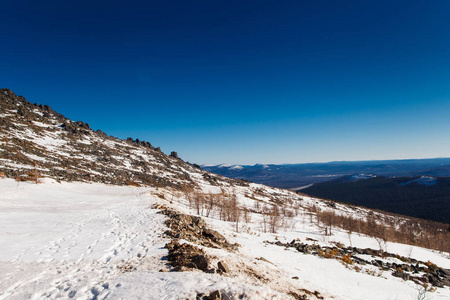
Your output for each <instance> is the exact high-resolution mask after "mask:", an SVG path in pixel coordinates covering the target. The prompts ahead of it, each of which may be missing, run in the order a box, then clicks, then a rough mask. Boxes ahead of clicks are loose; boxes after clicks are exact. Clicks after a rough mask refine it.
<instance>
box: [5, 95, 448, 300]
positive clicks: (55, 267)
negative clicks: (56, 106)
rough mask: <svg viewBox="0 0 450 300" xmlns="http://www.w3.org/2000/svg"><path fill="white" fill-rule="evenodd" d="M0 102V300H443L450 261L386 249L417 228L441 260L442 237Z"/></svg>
mask: <svg viewBox="0 0 450 300" xmlns="http://www.w3.org/2000/svg"><path fill="white" fill-rule="evenodd" d="M0 100H1V102H0V108H1V111H0V270H1V272H0V299H43V298H49V299H56V298H63V299H65V298H73V299H196V298H197V299H417V298H418V297H419V296H420V295H425V296H426V297H427V299H449V298H450V290H449V285H450V281H449V280H450V271H449V269H450V259H449V253H447V252H443V251H441V252H439V251H437V250H430V249H426V248H421V247H417V246H412V245H405V244H400V243H394V242H390V241H392V240H394V238H397V239H398V238H399V237H398V236H397V235H396V236H391V234H393V232H395V231H402V230H403V231H404V230H405V228H408V226H413V227H412V228H411V230H410V231H408V232H409V234H412V235H411V241H412V242H414V241H415V243H417V242H418V241H419V240H418V239H416V237H415V235H417V238H418V234H419V233H420V234H421V237H422V240H423V238H424V237H433V238H434V240H433V239H431V238H430V239H429V240H428V242H429V245H430V246H429V247H434V248H439V247H440V248H441V250H442V249H445V247H446V245H448V236H449V235H448V233H446V232H445V231H444V230H443V229H442V228H443V227H436V228H434V227H432V228H431V229H429V228H428V227H427V228H425V225H426V226H429V223H426V224H425V223H423V224H425V225H423V224H422V223H417V222H416V221H414V222H415V223H414V222H413V221H412V220H410V219H409V218H406V217H401V216H394V215H389V214H385V213H383V212H375V211H372V210H369V209H365V208H360V207H354V206H348V205H344V204H339V203H333V202H330V201H326V200H321V199H314V198H310V197H306V196H304V195H300V194H297V193H294V192H291V191H287V190H282V189H277V188H270V187H267V186H264V185H260V184H254V183H249V182H245V181H239V180H233V179H228V178H225V177H222V176H219V175H214V174H211V173H208V172H206V171H203V170H201V169H200V168H199V167H198V166H194V165H190V164H188V163H186V162H183V161H182V160H181V159H179V158H177V155H175V154H173V155H172V156H167V155H165V154H163V153H162V152H160V151H159V150H158V149H155V148H154V147H153V146H151V145H150V144H149V143H148V142H141V141H138V140H126V141H123V140H119V139H116V138H113V137H109V136H107V135H106V134H104V133H102V132H99V131H97V132H94V131H92V130H91V129H90V128H89V126H88V125H87V124H85V123H83V122H73V121H70V120H68V119H66V118H64V117H63V116H62V115H60V114H58V113H56V112H54V111H52V110H51V109H50V108H48V107H46V106H38V105H33V104H30V103H28V102H26V100H25V99H23V98H21V97H18V96H16V95H14V94H13V93H12V92H11V91H9V90H1V91H0ZM200 218H201V219H200ZM343 222H352V223H351V224H354V227H348V226H347V227H346V228H347V229H346V230H344V229H342V228H341V227H345V226H344V225H345V224H343ZM347 225H348V224H347ZM340 226H341V227H340ZM363 226H366V227H367V226H369V229H370V228H371V229H372V230H373V231H374V232H373V234H371V233H370V230H369V233H370V234H367V228H366V231H365V232H366V234H360V233H357V232H358V231H362V227H363ZM370 226H372V227H370ZM433 226H434V225H433ZM436 226H437V225H436ZM439 226H440V225H439ZM348 228H351V230H349V229H348ZM380 230H382V234H381V235H380V232H378V233H375V231H380ZM433 230H434V231H433ZM403 231H402V232H403ZM433 234H434V235H433ZM439 237H441V240H442V243H438V242H436V241H439V239H438V238H439Z"/></svg>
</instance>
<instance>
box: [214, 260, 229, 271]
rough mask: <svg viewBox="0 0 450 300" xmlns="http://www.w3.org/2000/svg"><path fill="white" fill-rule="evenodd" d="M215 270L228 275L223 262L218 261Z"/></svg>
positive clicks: (227, 269) (226, 267)
mask: <svg viewBox="0 0 450 300" xmlns="http://www.w3.org/2000/svg"><path fill="white" fill-rule="evenodd" d="M217 268H218V269H219V271H221V272H222V273H230V269H229V268H228V266H227V264H226V263H224V262H221V261H219V262H218V263H217Z"/></svg>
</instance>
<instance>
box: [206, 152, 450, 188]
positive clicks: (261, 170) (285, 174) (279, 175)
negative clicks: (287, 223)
mask: <svg viewBox="0 0 450 300" xmlns="http://www.w3.org/2000/svg"><path fill="white" fill-rule="evenodd" d="M236 166H237V165H234V166H231V165H229V166H224V165H217V166H211V165H205V166H202V168H203V169H205V170H207V171H210V172H213V173H216V174H220V175H223V176H227V177H232V178H239V179H245V180H249V181H253V182H257V183H262V184H267V185H270V186H276V187H281V188H296V187H301V186H304V185H308V184H311V183H318V182H324V181H328V180H330V179H332V178H336V177H341V176H346V175H351V174H374V175H383V176H421V175H429V176H435V177H449V176H450V158H432V159H405V160H380V161H353V162H352V161H343V162H328V163H306V164H281V165H275V164H267V165H262V164H256V165H252V166H251V165H240V166H239V167H240V168H237V167H236Z"/></svg>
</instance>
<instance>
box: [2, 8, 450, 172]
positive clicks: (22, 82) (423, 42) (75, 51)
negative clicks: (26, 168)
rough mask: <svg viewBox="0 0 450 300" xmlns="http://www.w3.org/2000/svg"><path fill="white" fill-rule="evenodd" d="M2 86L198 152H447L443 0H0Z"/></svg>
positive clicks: (255, 157)
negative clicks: (0, 13)
mask: <svg viewBox="0 0 450 300" xmlns="http://www.w3.org/2000/svg"><path fill="white" fill-rule="evenodd" d="M2 11H3V13H2V18H1V19H0V38H1V40H2V45H1V47H0V57H1V62H2V63H1V64H0V86H1V87H5V88H10V89H12V90H13V91H15V92H16V93H17V94H20V95H23V96H24V97H26V98H27V99H28V100H29V101H31V102H38V103H43V104H48V105H50V106H51V107H52V108H53V109H55V110H56V111H58V112H60V113H62V114H64V115H65V116H66V117H69V118H71V119H74V120H83V121H85V122H88V123H89V124H90V125H91V127H92V128H94V129H101V130H103V131H105V132H106V133H108V134H110V135H114V136H117V137H120V138H127V137H133V138H139V139H141V140H148V141H150V142H151V143H152V144H153V145H154V146H160V147H161V148H162V150H163V151H164V152H166V153H169V152H170V151H172V150H175V151H178V153H179V155H180V156H181V157H182V158H183V159H184V160H187V161H190V162H195V163H200V164H203V163H208V164H211V163H231V164H234V163H238V164H254V163H301V162H319V161H332V160H370V159H391V158H392V159H399V158H425V157H448V156H450V155H449V154H450V136H449V135H450V134H449V132H450V118H449V117H448V116H449V113H450V55H449V53H450V52H449V50H450V21H449V20H450V2H449V1H283V0H281V1H264V0H258V1H233V0H232V1H212V0H208V1H201V0H199V1H170V0H168V1H134V0H130V1H84V0H81V1H56V0H55V1H21V0H16V1H9V0H8V1H2Z"/></svg>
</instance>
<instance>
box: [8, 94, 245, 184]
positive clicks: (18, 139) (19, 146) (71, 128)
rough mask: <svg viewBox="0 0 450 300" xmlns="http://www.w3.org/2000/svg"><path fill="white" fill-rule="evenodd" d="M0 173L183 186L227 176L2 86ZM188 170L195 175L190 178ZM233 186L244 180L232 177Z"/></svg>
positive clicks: (220, 180) (27, 177)
mask: <svg viewBox="0 0 450 300" xmlns="http://www.w3.org/2000/svg"><path fill="white" fill-rule="evenodd" d="M0 162H1V164H0V172H2V173H4V174H5V175H6V176H7V177H10V178H17V179H20V180H36V179H37V178H38V177H51V178H55V179H57V180H65V181H84V182H92V181H93V182H102V183H111V184H116V185H152V186H172V187H177V188H183V187H186V186H190V187H193V186H196V185H197V184H198V180H199V179H200V181H202V178H203V180H206V181H207V182H209V183H211V184H215V185H220V184H226V183H227V182H230V179H228V178H225V177H222V176H217V175H213V174H210V173H207V172H206V171H202V170H201V169H200V167H199V166H196V165H191V164H189V163H186V162H184V161H183V160H181V159H180V158H178V154H177V153H176V152H174V151H172V153H171V155H165V154H164V153H162V152H161V149H160V148H159V147H158V148H155V147H153V146H152V145H151V144H150V143H149V142H147V141H140V140H139V139H132V138H128V139H126V140H121V139H118V138H115V137H112V136H108V135H107V134H105V133H104V132H102V131H101V130H97V131H94V130H92V129H91V128H90V126H89V124H87V123H84V122H82V121H76V122H75V121H72V120H69V119H68V118H66V117H64V116H63V115H61V114H59V113H57V112H55V111H54V110H52V109H51V108H50V107H49V106H48V105H42V104H40V105H38V104H32V103H30V102H28V101H27V100H26V99H25V98H24V97H22V96H17V95H15V94H14V93H13V92H12V91H11V90H9V89H1V90H0ZM189 173H195V174H196V176H197V178H196V180H193V178H192V177H191V175H189ZM233 183H234V184H237V185H242V184H245V183H244V182H243V181H236V180H233Z"/></svg>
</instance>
